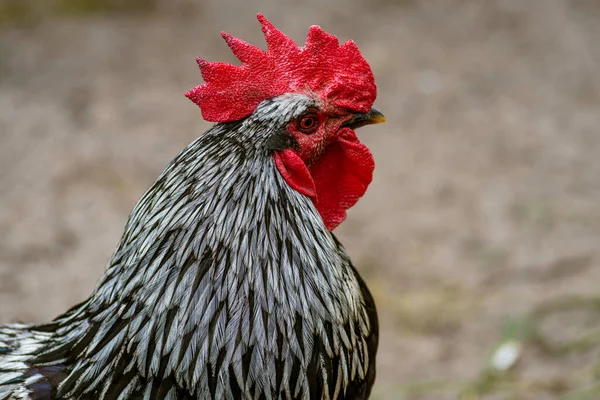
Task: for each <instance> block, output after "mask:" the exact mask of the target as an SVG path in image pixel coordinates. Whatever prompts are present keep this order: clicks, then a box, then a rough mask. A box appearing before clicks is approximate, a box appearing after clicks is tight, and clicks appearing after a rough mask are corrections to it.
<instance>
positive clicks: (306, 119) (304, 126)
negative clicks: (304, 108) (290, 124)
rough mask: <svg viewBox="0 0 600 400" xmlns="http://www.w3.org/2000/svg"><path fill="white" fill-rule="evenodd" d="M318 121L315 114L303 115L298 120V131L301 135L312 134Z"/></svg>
mask: <svg viewBox="0 0 600 400" xmlns="http://www.w3.org/2000/svg"><path fill="white" fill-rule="evenodd" d="M318 123H319V119H318V118H317V116H316V115H315V114H307V115H303V116H301V117H300V118H299V119H298V130H299V131H300V132H302V133H306V134H309V133H313V132H314V131H315V130H316V129H317V125H318Z"/></svg>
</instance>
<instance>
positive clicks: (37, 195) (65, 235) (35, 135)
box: [0, 0, 600, 400]
mask: <svg viewBox="0 0 600 400" xmlns="http://www.w3.org/2000/svg"><path fill="white" fill-rule="evenodd" d="M257 12H261V13H264V14H265V15H266V16H267V17H268V18H269V19H270V20H271V21H272V22H273V23H274V24H275V25H276V26H277V27H279V28H280V29H282V30H283V31H284V32H286V33H287V34H289V35H290V36H291V37H292V38H294V39H295V40H296V41H298V42H300V43H302V42H303V41H304V38H305V35H306V31H307V29H308V27H309V26H310V25H313V24H319V25H321V26H322V27H323V28H324V29H325V30H326V31H328V32H330V33H333V34H336V35H337V36H338V37H339V38H340V39H341V40H347V39H350V38H351V39H353V40H355V41H356V42H357V43H358V45H359V47H360V49H361V51H362V52H363V54H364V56H365V58H366V59H367V60H368V61H369V62H370V64H371V66H372V68H373V70H374V73H375V76H376V80H377V82H378V86H379V96H378V99H377V102H376V103H375V104H376V106H377V107H378V108H379V109H381V110H382V111H383V112H384V113H385V115H386V117H387V121H388V122H387V123H386V124H383V125H378V126H376V127H369V128H368V129H364V130H361V131H360V132H359V136H360V137H361V139H362V140H363V142H364V143H366V144H367V145H368V146H369V147H370V148H371V149H372V151H373V153H374V156H375V160H376V162H377V169H376V174H375V180H374V182H373V184H372V186H371V188H370V190H369V191H368V192H367V195H366V196H365V197H364V198H363V199H362V200H361V201H360V202H359V204H358V205H357V206H356V207H354V208H353V209H352V210H351V211H350V212H349V217H348V219H347V221H346V222H345V223H344V224H342V226H341V227H340V228H339V229H338V230H337V233H338V235H339V236H340V238H341V239H342V241H343V242H344V244H345V245H346V247H347V249H348V251H349V252H350V254H351V255H352V257H353V259H354V261H355V264H357V266H358V268H359V269H360V271H361V273H362V275H363V277H364V278H365V279H366V280H367V282H368V284H369V286H370V288H371V290H372V292H373V293H374V295H375V298H376V301H377V303H378V307H379V312H380V320H381V342H380V343H381V345H380V350H379V355H378V380H377V384H376V388H375V392H374V394H373V398H374V399H458V398H460V399H563V400H564V399H598V398H600V382H599V381H600V379H599V377H600V285H599V283H600V265H599V264H600V208H599V207H598V203H599V201H600V2H598V1H597V0H577V1H575V0H573V1H567V0H530V1H522V0H504V1H501V0H490V1H467V0H440V1H436V2H430V1H424V0H423V1H419V0H398V1H394V0H379V1H367V0H347V1H343V2H342V1H319V2H317V1H307V2H296V1H291V0H287V1H275V0H255V1H247V2H237V1H233V0H219V1H208V0H0V231H1V232H2V236H1V240H0V323H8V322H15V321H21V322H40V321H46V320H49V319H51V318H53V317H55V316H56V315H58V314H60V313H61V312H63V311H65V310H66V309H67V308H69V307H70V306H71V305H73V304H74V303H76V302H78V301H81V300H82V299H84V298H86V297H87V296H88V295H89V293H90V292H91V290H92V289H93V287H94V285H95V283H96V282H97V280H98V279H99V277H100V276H101V274H102V272H103V269H104V267H105V265H106V262H107V260H108V258H109V257H110V255H111V253H112V251H113V250H114V248H115V246H116V244H117V242H118V240H119V238H120V235H121V231H122V229H123V226H124V224H125V221H126V218H127V215H128V213H129V211H130V210H131V208H132V207H133V205H134V204H135V202H136V201H137V199H138V198H139V197H140V196H141V195H142V193H143V192H144V191H145V190H146V189H147V188H148V187H149V185H150V184H151V183H152V182H153V181H154V179H155V178H156V177H157V176H158V174H159V173H160V171H161V170H162V168H163V167H164V166H165V165H166V164H167V162H169V161H170V160H171V159H172V158H173V157H174V156H175V155H176V154H177V153H178V152H179V151H180V150H181V149H183V148H184V147H185V146H186V145H187V144H188V143H189V142H191V141H192V140H194V138H196V137H197V136H198V135H200V134H201V133H202V132H203V131H204V130H205V129H206V128H207V127H208V125H207V124H206V123H204V122H203V121H202V119H201V116H200V113H199V110H198V109H197V108H196V107H195V106H194V105H193V104H192V103H191V102H190V101H188V100H187V99H186V98H185V97H184V96H183V92H184V91H185V90H187V89H189V88H191V87H193V86H195V85H197V84H199V83H200V82H201V77H200V73H199V71H198V68H197V66H196V63H195V57H196V56H199V55H201V56H202V57H204V58H207V59H208V60H224V61H229V62H233V61H234V58H233V56H232V55H231V54H230V51H229V50H228V48H227V46H226V45H225V43H224V42H223V41H222V39H221V38H220V35H219V32H220V31H221V30H225V31H227V32H230V33H232V34H234V35H236V36H238V37H241V38H243V39H245V40H247V41H249V42H251V43H254V44H257V45H259V46H261V47H263V48H264V41H263V38H262V35H261V31H260V26H259V24H258V22H257V21H256V18H255V14H256V13H257Z"/></svg>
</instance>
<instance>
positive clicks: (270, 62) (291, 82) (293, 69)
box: [185, 14, 377, 122]
mask: <svg viewBox="0 0 600 400" xmlns="http://www.w3.org/2000/svg"><path fill="white" fill-rule="evenodd" d="M258 21H259V22H260V23H261V24H262V30H263V33H264V35H265V39H266V41H267V46H268V50H267V51H263V50H261V49H259V48H258V47H255V46H252V45H250V44H248V43H246V42H244V41H243V40H241V39H238V38H236V37H233V36H231V35H229V34H227V33H225V32H223V33H222V36H223V38H224V39H225V41H226V42H227V45H228V46H229V47H230V48H231V50H232V51H233V54H234V55H235V56H236V57H237V58H239V60H240V61H241V62H242V65H240V66H237V65H232V64H226V63H223V62H208V61H205V60H203V59H201V58H198V59H197V61H198V65H199V66H200V72H201V73H202V77H203V78H204V81H205V83H204V84H202V85H200V86H197V87H195V88H194V89H192V90H189V91H188V92H186V94H185V95H186V96H187V97H188V98H189V99H190V100H192V101H193V102H194V103H196V104H197V105H198V106H199V107H200V109H201V110H202V116H203V117H204V119H205V120H207V121H212V122H228V121H236V120H239V119H242V118H244V117H247V116H248V115H250V114H252V112H253V111H254V109H255V108H256V106H257V105H258V104H259V103H260V102H261V101H263V100H265V99H268V98H271V97H276V96H279V95H282V94H284V93H290V92H296V93H298V92H300V93H311V92H312V93H315V94H317V95H319V96H320V97H321V98H322V99H323V100H324V101H326V102H328V103H332V104H333V105H335V106H338V107H343V108H348V109H351V110H353V111H356V112H367V111H369V109H370V108H371V105H372V104H373V102H374V101H375V97H376V93H377V88H376V86H375V80H374V79H373V72H372V71H371V67H369V64H367V62H366V61H365V59H364V58H363V57H362V55H361V54H360V52H359V50H358V47H356V44H355V43H354V42H352V41H351V40H350V41H347V42H345V43H344V44H342V45H341V46H340V44H339V42H338V40H337V38H336V37H335V36H333V35H330V34H328V33H326V32H325V31H323V30H322V29H321V28H320V27H318V26H311V27H310V29H309V30H308V37H307V38H306V43H305V45H304V47H303V48H301V47H299V46H298V45H297V44H296V43H294V41H293V40H292V39H290V38H289V37H288V36H286V35H284V34H283V33H281V32H280V31H279V30H277V29H276V28H275V27H274V26H273V25H272V24H271V23H270V22H269V21H268V20H267V19H266V18H265V17H264V16H262V15H261V14H258Z"/></svg>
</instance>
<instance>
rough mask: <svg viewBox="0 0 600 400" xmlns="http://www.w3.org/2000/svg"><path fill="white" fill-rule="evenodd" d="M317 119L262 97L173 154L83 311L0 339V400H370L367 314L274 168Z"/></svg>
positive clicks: (339, 252) (306, 204)
mask: <svg viewBox="0 0 600 400" xmlns="http://www.w3.org/2000/svg"><path fill="white" fill-rule="evenodd" d="M205 78H206V77H205ZM322 108H323V103H322V101H321V100H319V99H315V97H314V96H310V95H307V94H303V93H285V94H282V95H278V96H274V97H270V98H268V99H264V100H262V101H261V102H260V103H259V104H258V105H257V106H256V107H255V108H254V110H253V111H252V113H251V114H250V115H248V116H246V117H244V118H242V119H239V120H236V121H231V122H229V121H224V122H219V123H217V124H216V125H215V126H214V127H213V128H211V129H210V130H208V131H207V132H206V133H204V134H203V135H201V136H200V137H199V138H198V139H197V140H196V141H194V142H193V143H192V144H191V145H189V146H188V147H187V148H186V149H185V150H184V151H183V152H182V153H181V154H179V155H178V156H177V157H176V158H175V159H174V160H173V161H172V162H171V163H170V164H169V165H168V166H167V167H166V169H165V170H164V171H163V173H162V174H161V175H160V177H159V178H158V180H157V181H156V182H155V183H154V184H153V185H152V187H151V188H150V189H149V190H148V191H147V192H146V193H145V194H144V196H143V197H142V199H141V200H140V201H139V202H138V204H137V205H136V206H135V208H134V210H133V211H132V213H131V215H130V217H129V220H128V222H127V225H126V227H125V231H124V234H123V236H122V239H121V241H120V244H119V246H118V248H117V250H116V251H115V253H114V254H113V256H112V258H111V260H110V262H109V266H108V268H107V271H106V273H105V275H104V277H103V278H102V280H101V281H100V283H99V284H98V286H97V287H96V289H95V290H94V292H93V293H92V295H91V296H90V297H89V298H88V299H87V300H86V301H85V302H83V303H81V304H79V305H77V306H75V307H73V308H72V309H71V310H69V311H68V312H66V313H65V314H63V315H62V316H60V317H58V318H57V319H55V320H54V321H53V322H51V323H49V324H45V325H32V326H27V325H9V326H4V327H0V399H1V400H9V399H10V400H12V399H15V400H16V399H40V400H41V399H58V398H60V399H99V400H103V399H106V400H108V399H110V400H112V399H123V400H126V399H144V400H150V399H173V400H175V399H265V400H266V399H366V398H368V396H369V393H370V391H371V387H372V385H373V382H374V379H375V353H376V350H377V343H378V322H377V315H376V311H375V305H374V302H373V298H372V297H371V295H370V293H369V291H368V289H367V287H366V285H365V284H364V282H363V281H362V279H361V278H360V276H359V275H358V274H357V272H356V270H355V269H354V267H353V266H352V263H351V261H350V259H349V257H348V255H347V254H346V252H345V250H344V248H343V247H342V246H341V244H340V243H339V242H338V241H337V239H336V238H335V236H334V235H333V234H332V233H331V232H330V229H328V226H327V223H326V222H325V223H324V217H323V215H324V214H323V212H322V211H320V209H319V206H318V205H319V203H317V202H316V200H315V199H314V198H311V197H310V196H307V195H306V194H305V193H303V191H304V190H302V189H301V190H299V189H298V188H295V187H294V185H293V184H290V179H292V180H294V179H296V178H295V177H294V173H293V172H289V171H290V170H289V167H288V169H287V170H284V171H282V169H281V161H280V159H278V158H276V157H274V156H273V154H274V153H278V154H281V152H285V151H287V150H289V149H295V150H294V151H295V152H296V153H298V154H302V147H301V146H300V145H299V143H298V142H299V141H300V142H301V141H302V140H303V139H302V137H300V136H294V134H290V123H291V121H297V120H298V118H303V116H305V115H307V113H313V112H315V110H320V109H322ZM310 115H312V114H310ZM311 118H313V117H311ZM302 121H303V122H301V124H303V125H306V124H304V121H306V118H304V119H303V120H302ZM361 121H364V118H363V119H361V120H360V121H358V122H356V119H355V118H354V119H346V120H345V122H340V124H339V126H338V128H340V129H346V130H349V128H351V127H354V126H360V125H362V124H364V122H361ZM367 123H368V122H367ZM344 124H345V125H344ZM342 127H344V128H342ZM336 129H337V128H336ZM324 148H327V146H324V147H323V149H324ZM323 149H319V150H318V151H325V150H323ZM296 153H295V154H296ZM311 154H312V153H311ZM301 158H302V157H301ZM302 159H303V160H307V159H306V158H302ZM294 160H295V158H294ZM283 162H284V163H285V162H286V161H285V159H284V161H283ZM286 165H292V164H286ZM303 165H304V164H303ZM306 165H307V166H311V165H312V161H306ZM288 172H289V174H288V175H286V173H288ZM290 174H291V175H292V177H291V178H290V177H289V175H290ZM296 175H297V174H296ZM293 182H298V181H297V180H294V181H293ZM316 190H317V192H319V193H321V192H320V191H319V190H320V189H318V187H317V189H316ZM323 190H325V189H323ZM336 221H337V220H336ZM337 223H339V222H337Z"/></svg>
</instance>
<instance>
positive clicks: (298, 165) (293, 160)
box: [275, 149, 317, 202]
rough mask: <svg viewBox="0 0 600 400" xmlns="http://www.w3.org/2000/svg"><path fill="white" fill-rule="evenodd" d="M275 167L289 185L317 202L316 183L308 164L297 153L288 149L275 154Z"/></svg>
mask: <svg viewBox="0 0 600 400" xmlns="http://www.w3.org/2000/svg"><path fill="white" fill-rule="evenodd" d="M275 165H276V166H277V169H278V170H279V172H280V173H281V175H282V176H283V178H284V179H285V181H286V182H287V183H288V185H290V186H291V187H292V188H293V189H294V190H296V191H298V192H300V193H302V194H303V195H305V196H308V197H310V198H311V199H313V202H315V200H316V197H317V192H316V190H315V182H314V181H313V178H312V177H311V176H310V172H309V171H308V168H306V164H304V161H302V159H301V158H300V157H299V156H298V155H297V154H296V152H295V151H293V150H291V149H286V150H282V151H277V152H275Z"/></svg>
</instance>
